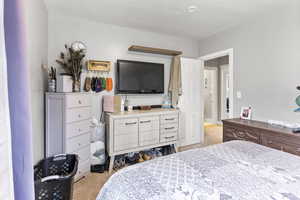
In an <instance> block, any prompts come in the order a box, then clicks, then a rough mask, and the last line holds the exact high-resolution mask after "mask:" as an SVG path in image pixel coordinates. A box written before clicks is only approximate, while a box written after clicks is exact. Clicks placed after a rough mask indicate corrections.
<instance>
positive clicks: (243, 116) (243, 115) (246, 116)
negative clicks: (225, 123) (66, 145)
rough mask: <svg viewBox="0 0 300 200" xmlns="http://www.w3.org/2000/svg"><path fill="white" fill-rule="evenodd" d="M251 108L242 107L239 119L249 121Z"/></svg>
mask: <svg viewBox="0 0 300 200" xmlns="http://www.w3.org/2000/svg"><path fill="white" fill-rule="evenodd" d="M251 114H252V108H251V107H250V106H249V107H242V109H241V115H240V116H241V119H251Z"/></svg>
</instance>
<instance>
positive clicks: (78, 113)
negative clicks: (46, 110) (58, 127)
mask: <svg viewBox="0 0 300 200" xmlns="http://www.w3.org/2000/svg"><path fill="white" fill-rule="evenodd" d="M90 118H91V108H90V107H82V108H72V109H67V110H66V122H67V123H71V122H77V121H82V120H87V119H90Z"/></svg>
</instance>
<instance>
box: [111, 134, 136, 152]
mask: <svg viewBox="0 0 300 200" xmlns="http://www.w3.org/2000/svg"><path fill="white" fill-rule="evenodd" d="M138 138H139V137H138V132H136V133H135V134H133V133H131V134H128V135H126V134H122V135H115V137H114V150H115V151H123V150H126V149H131V148H135V147H137V146H138Z"/></svg>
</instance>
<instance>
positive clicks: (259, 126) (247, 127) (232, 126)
mask: <svg viewBox="0 0 300 200" xmlns="http://www.w3.org/2000/svg"><path fill="white" fill-rule="evenodd" d="M230 140H245V141H251V142H254V143H257V144H261V145H264V146H267V147H271V148H274V149H278V150H281V151H285V152H288V153H292V154H295V155H299V156H300V135H298V134H294V133H293V131H292V129H290V128H284V127H280V126H274V125H271V124H268V123H266V122H260V121H254V120H242V119H229V120H223V141H224V142H227V141H230Z"/></svg>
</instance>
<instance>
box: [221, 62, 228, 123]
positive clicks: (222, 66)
mask: <svg viewBox="0 0 300 200" xmlns="http://www.w3.org/2000/svg"><path fill="white" fill-rule="evenodd" d="M225 67H226V69H225ZM219 68H220V119H221V120H222V119H227V118H228V117H229V113H228V114H225V110H226V101H225V96H226V92H225V91H224V87H225V88H226V85H227V81H226V76H224V74H225V73H224V71H225V70H226V71H227V72H228V75H229V66H228V64H226V65H220V66H219ZM229 77H230V76H229ZM228 87H229V80H228ZM225 116H226V117H225ZM227 116H228V117H227Z"/></svg>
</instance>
